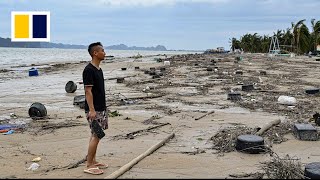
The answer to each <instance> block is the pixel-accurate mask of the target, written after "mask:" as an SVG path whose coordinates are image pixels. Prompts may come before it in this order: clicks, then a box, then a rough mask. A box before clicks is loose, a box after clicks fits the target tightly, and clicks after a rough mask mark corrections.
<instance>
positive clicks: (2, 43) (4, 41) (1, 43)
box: [0, 37, 167, 51]
mask: <svg viewBox="0 0 320 180" xmlns="http://www.w3.org/2000/svg"><path fill="white" fill-rule="evenodd" d="M0 47H20V48H60V49H86V48H88V46H84V45H73V44H62V43H50V42H11V39H10V38H1V37H0ZM105 48H106V49H111V50H145V51H167V49H166V47H164V46H162V45H157V46H156V47H137V46H131V47H128V46H127V45H125V44H119V45H112V46H106V47H105Z"/></svg>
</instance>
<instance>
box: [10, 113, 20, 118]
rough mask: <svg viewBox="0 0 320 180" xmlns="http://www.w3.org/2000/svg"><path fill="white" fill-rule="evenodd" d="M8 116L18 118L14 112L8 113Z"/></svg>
mask: <svg viewBox="0 0 320 180" xmlns="http://www.w3.org/2000/svg"><path fill="white" fill-rule="evenodd" d="M10 117H11V118H15V119H16V118H18V116H17V115H15V114H14V113H10Z"/></svg>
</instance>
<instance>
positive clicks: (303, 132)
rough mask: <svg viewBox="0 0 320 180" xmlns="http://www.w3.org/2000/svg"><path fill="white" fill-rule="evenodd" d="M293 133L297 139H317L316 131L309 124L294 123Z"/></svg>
mask: <svg viewBox="0 0 320 180" xmlns="http://www.w3.org/2000/svg"><path fill="white" fill-rule="evenodd" d="M293 134H294V136H295V137H296V138H297V139H300V140H303V141H317V140H318V136H319V135H318V132H317V129H316V128H315V127H313V126H312V125H311V124H295V125H294V128H293Z"/></svg>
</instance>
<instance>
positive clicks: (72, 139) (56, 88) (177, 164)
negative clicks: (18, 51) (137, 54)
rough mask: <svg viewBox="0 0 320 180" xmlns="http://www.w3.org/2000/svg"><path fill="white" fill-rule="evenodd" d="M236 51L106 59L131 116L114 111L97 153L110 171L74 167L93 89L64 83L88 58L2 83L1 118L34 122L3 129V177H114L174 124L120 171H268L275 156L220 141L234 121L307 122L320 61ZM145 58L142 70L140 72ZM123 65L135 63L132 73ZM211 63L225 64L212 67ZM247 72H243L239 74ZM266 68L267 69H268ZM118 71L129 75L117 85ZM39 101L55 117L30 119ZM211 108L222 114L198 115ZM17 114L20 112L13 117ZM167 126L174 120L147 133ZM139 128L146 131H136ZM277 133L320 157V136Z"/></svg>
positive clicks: (282, 148) (291, 150) (277, 147)
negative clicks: (250, 86)
mask: <svg viewBox="0 0 320 180" xmlns="http://www.w3.org/2000/svg"><path fill="white" fill-rule="evenodd" d="M235 56H236V55H219V54H218V55H217V54H215V55H201V54H197V55H196V54H193V55H179V56H172V57H169V58H168V60H170V62H171V64H170V66H164V64H163V62H162V63H159V62H156V61H134V60H133V59H132V60H129V61H127V60H124V61H122V62H119V61H113V62H110V63H106V62H105V63H102V64H101V67H102V68H103V70H104V76H105V79H106V94H107V105H108V109H109V110H110V111H112V112H113V111H117V112H118V113H119V114H121V116H115V117H109V123H110V124H109V129H108V130H107V131H106V138H104V139H102V141H101V143H100V144H99V147H98V152H97V158H98V160H100V161H101V162H105V163H108V164H109V168H108V169H106V170H105V173H104V174H103V175H100V176H92V175H89V174H85V173H83V169H84V165H83V164H80V165H79V166H78V167H75V168H72V169H67V168H65V167H67V166H68V165H70V164H73V163H76V162H78V161H79V160H81V159H82V158H83V157H84V156H85V154H86V151H87V142H88V140H89V135H90V130H89V128H88V126H87V125H86V120H85V118H84V111H83V109H80V108H79V107H78V106H74V105H73V99H74V97H75V96H78V95H83V94H84V90H83V86H82V85H80V84H78V83H77V85H78V87H77V90H76V92H75V93H66V92H65V89H64V87H65V84H66V83H67V82H68V81H70V80H72V81H74V82H79V81H81V72H82V66H83V64H82V63H84V62H82V63H77V64H71V65H70V66H69V65H65V66H61V67H59V68H60V69H52V71H49V73H46V74H43V75H40V76H37V77H27V78H16V79H14V78H13V79H10V80H8V81H4V82H3V83H0V86H1V88H0V89H1V90H0V92H1V96H0V100H1V102H2V103H0V112H1V113H0V117H6V118H8V120H21V121H22V120H29V121H30V123H29V124H28V128H26V129H25V130H23V131H21V132H19V131H17V132H15V133H13V134H10V135H0V140H1V142H3V143H2V144H3V146H2V148H0V153H1V155H0V158H1V159H2V160H3V161H2V163H1V165H2V167H3V168H2V173H1V175H0V178H7V177H11V178H61V177H65V178H104V177H107V176H108V175H110V174H111V173H113V172H114V171H116V170H117V169H119V168H120V167H121V166H123V165H125V164H126V163H128V162H129V161H131V160H132V159H134V158H135V157H137V156H139V155H140V154H141V153H143V152H144V151H146V150H147V149H149V148H150V147H151V146H153V145H154V144H155V143H157V142H159V141H161V140H162V139H163V138H164V137H166V136H167V135H168V134H170V133H172V132H174V133H175V137H174V138H173V139H172V140H170V141H169V142H168V143H167V144H165V145H164V146H163V147H161V148H160V149H158V150H157V151H155V152H154V153H152V154H151V155H149V156H148V157H146V158H144V159H143V160H142V161H140V162H139V163H138V164H136V165H135V166H133V168H132V169H130V170H129V171H127V172H126V173H125V174H123V175H122V176H121V177H120V178H230V175H232V174H245V173H247V174H250V173H255V172H261V170H260V169H259V166H258V165H259V163H261V162H265V161H267V160H270V156H269V154H255V155H252V154H246V153H241V152H238V151H232V152H225V153H219V152H218V151H217V150H216V149H214V148H213V144H212V142H211V141H210V139H211V138H212V137H213V136H214V135H215V134H216V133H218V132H219V131H220V130H223V129H224V128H228V127H238V126H239V125H240V126H246V127H248V128H253V129H254V128H257V127H262V126H264V125H265V124H267V123H269V122H272V121H274V120H277V119H280V120H281V122H290V123H294V122H297V121H300V122H307V121H308V120H309V118H310V117H311V116H312V114H313V113H314V112H315V111H316V110H318V108H317V107H318V106H317V104H318V103H319V101H320V100H319V98H318V96H317V95H315V96H308V95H306V94H305V93H304V88H305V87H307V86H308V85H317V83H319V82H320V80H317V79H316V78H315V74H316V75H317V74H319V73H318V71H317V69H316V68H315V66H314V64H316V63H317V62H316V61H312V60H311V59H304V58H302V57H297V59H284V60H276V61H270V60H267V59H266V58H267V57H265V56H263V55H261V54H244V55H243V57H244V58H243V60H242V61H238V62H236V61H235ZM302 60H303V61H302ZM213 62H215V63H213ZM195 64H198V65H195ZM136 66H139V67H140V69H139V70H135V68H134V67H136ZM122 67H126V68H127V70H126V71H122V70H121V68H122ZM162 67H165V68H166V69H165V71H164V72H163V75H162V76H161V77H160V78H153V76H151V75H149V74H145V73H144V71H145V70H150V68H155V69H156V72H160V69H161V68H162ZM208 67H212V68H213V69H217V71H214V70H213V71H207V68H208ZM238 70H241V71H242V72H243V74H242V75H237V74H235V72H236V71H238ZM260 70H265V71H266V72H267V74H266V75H260V74H259V71H260ZM306 70H308V71H306ZM117 77H127V78H125V80H124V82H123V83H117V82H116V78H117ZM259 77H260V78H259ZM296 82H297V83H296ZM241 83H242V84H243V83H255V85H254V87H255V90H254V91H251V92H245V91H241ZM8 87H9V88H8ZM147 87H148V88H147ZM259 88H260V89H259ZM231 90H234V91H240V92H241V95H242V100H241V101H239V102H232V101H230V100H227V94H228V92H230V91H231ZM261 90H265V92H264V91H261ZM160 95H161V96H160ZM280 95H290V96H294V97H296V98H297V101H298V104H297V105H296V106H294V107H288V106H285V105H280V104H278V103H277V98H278V96H280ZM157 96H158V97H157ZM121 99H125V100H126V101H121ZM32 102H41V103H43V104H44V105H45V107H46V108H47V111H48V118H47V119H44V120H40V121H34V120H30V118H29V117H28V108H29V107H30V105H31V103H32ZM210 110H214V111H215V112H214V113H213V114H210V115H207V116H205V117H203V118H201V119H199V120H197V121H196V120H195V118H197V117H200V116H202V115H204V114H205V113H207V112H209V111H210ZM10 113H14V114H15V115H16V116H17V118H16V119H14V118H11V117H10ZM0 123H1V121H0ZM166 123H169V124H166ZM311 123H312V124H313V125H314V122H311ZM161 124H166V125H164V126H161V127H158V128H154V129H152V130H147V131H139V130H145V129H148V128H150V127H155V126H157V125H161ZM317 129H318V127H317ZM132 132H138V133H134V134H133V135H134V136H133V137H132V138H126V135H127V134H128V133H132ZM274 132H275V133H278V135H279V136H280V137H281V139H277V140H281V141H279V143H276V141H274V142H273V140H272V138H274V137H275V135H274V133H273V134H271V135H267V134H266V135H264V136H263V137H264V138H265V139H266V140H268V142H269V141H270V142H271V145H272V146H271V148H272V151H274V152H275V153H277V154H278V155H280V156H284V155H286V154H289V155H290V156H297V157H299V159H300V161H301V162H302V164H303V165H305V164H307V163H310V162H313V161H320V158H319V156H317V155H316V154H315V152H318V151H319V150H320V146H319V145H318V143H317V142H314V141H300V140H297V139H296V138H295V137H294V136H293V134H292V133H291V132H290V133H285V134H282V132H281V133H280V131H279V129H275V130H274ZM36 157H41V159H42V160H41V161H39V162H38V163H39V164H40V167H39V169H37V170H35V171H28V170H26V168H28V167H29V166H30V165H31V164H32V162H31V160H32V159H34V158H36Z"/></svg>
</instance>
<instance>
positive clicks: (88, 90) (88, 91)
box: [85, 86, 96, 120]
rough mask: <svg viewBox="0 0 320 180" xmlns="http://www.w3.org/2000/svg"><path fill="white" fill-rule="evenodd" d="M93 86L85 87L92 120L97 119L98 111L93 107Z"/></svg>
mask: <svg viewBox="0 0 320 180" xmlns="http://www.w3.org/2000/svg"><path fill="white" fill-rule="evenodd" d="M91 90H92V86H85V95H86V100H87V103H88V106H89V119H90V120H92V119H94V118H95V117H96V111H95V109H94V105H93V95H92V91H91Z"/></svg>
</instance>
